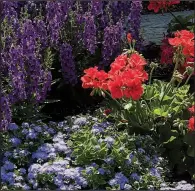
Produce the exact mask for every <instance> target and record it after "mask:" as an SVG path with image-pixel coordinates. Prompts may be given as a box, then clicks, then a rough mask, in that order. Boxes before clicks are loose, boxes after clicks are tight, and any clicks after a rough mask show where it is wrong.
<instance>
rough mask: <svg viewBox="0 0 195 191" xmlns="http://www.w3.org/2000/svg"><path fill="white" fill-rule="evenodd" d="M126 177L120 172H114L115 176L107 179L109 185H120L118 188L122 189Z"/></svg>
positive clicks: (126, 181) (126, 180) (126, 179)
mask: <svg viewBox="0 0 195 191" xmlns="http://www.w3.org/2000/svg"><path fill="white" fill-rule="evenodd" d="M128 182H129V180H128V178H127V177H126V176H125V175H124V174H123V173H122V172H120V173H116V174H115V177H114V178H113V179H111V180H110V181H109V185H110V186H117V185H120V189H122V190H123V189H124V186H125V184H126V183H128Z"/></svg>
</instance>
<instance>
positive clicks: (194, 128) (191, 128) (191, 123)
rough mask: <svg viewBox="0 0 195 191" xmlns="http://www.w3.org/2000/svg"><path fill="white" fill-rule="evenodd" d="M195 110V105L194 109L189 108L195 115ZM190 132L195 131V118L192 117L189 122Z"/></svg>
mask: <svg viewBox="0 0 195 191" xmlns="http://www.w3.org/2000/svg"><path fill="white" fill-rule="evenodd" d="M194 109H195V105H193V106H192V107H190V108H188V111H189V112H190V113H191V114H192V115H194ZM188 130H189V131H195V124H194V116H192V117H191V118H190V119H189V121H188Z"/></svg>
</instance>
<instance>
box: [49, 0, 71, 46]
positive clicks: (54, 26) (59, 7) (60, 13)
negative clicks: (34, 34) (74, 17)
mask: <svg viewBox="0 0 195 191" xmlns="http://www.w3.org/2000/svg"><path fill="white" fill-rule="evenodd" d="M72 4H73V2H72V1H70V0H68V1H65V2H47V5H46V11H47V14H46V19H47V22H48V30H49V31H50V38H51V44H52V45H54V46H58V45H59V40H60V29H61V27H62V26H63V23H64V22H65V21H66V19H67V17H68V11H69V10H70V8H71V6H72Z"/></svg>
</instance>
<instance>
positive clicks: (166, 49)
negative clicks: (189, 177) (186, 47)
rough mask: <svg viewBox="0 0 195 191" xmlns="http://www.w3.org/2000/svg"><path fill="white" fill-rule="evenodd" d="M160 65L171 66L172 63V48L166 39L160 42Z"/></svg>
mask: <svg viewBox="0 0 195 191" xmlns="http://www.w3.org/2000/svg"><path fill="white" fill-rule="evenodd" d="M160 48H161V59H160V63H161V64H172V63H173V47H172V46H171V45H170V44H169V41H168V38H164V39H163V40H162V45H161V47H160Z"/></svg>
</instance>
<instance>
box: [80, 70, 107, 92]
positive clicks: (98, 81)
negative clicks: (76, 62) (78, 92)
mask: <svg viewBox="0 0 195 191" xmlns="http://www.w3.org/2000/svg"><path fill="white" fill-rule="evenodd" d="M84 73H85V75H84V76H83V77H81V81H82V82H83V83H82V87H83V88H102V89H107V78H108V74H107V73H106V72H105V71H103V70H100V71H98V68H97V67H94V68H89V69H86V70H84Z"/></svg>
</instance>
